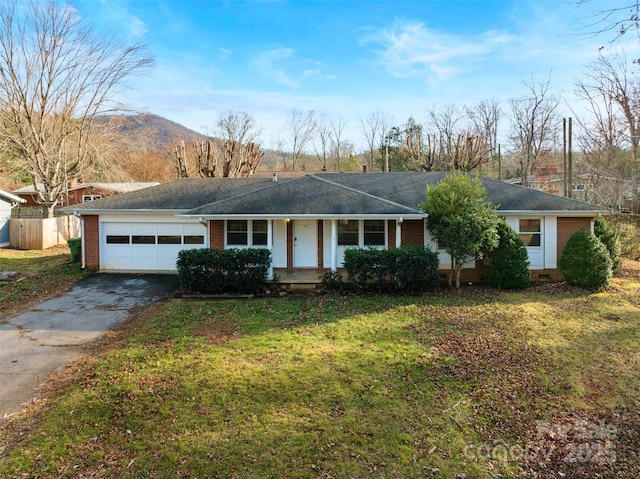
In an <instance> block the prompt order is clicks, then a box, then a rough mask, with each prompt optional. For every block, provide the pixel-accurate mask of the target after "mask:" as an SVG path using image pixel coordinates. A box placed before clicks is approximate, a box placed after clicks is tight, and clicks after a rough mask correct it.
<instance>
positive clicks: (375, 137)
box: [360, 111, 392, 171]
mask: <svg viewBox="0 0 640 479" xmlns="http://www.w3.org/2000/svg"><path fill="white" fill-rule="evenodd" d="M391 123H392V120H391V117H390V116H389V115H387V114H386V113H382V112H380V111H376V112H373V113H370V114H369V115H367V116H366V117H364V118H362V119H361V120H360V124H361V125H362V133H363V136H364V139H365V141H366V145H367V149H366V151H365V155H366V157H367V166H368V168H369V170H370V171H373V169H374V168H375V164H376V155H377V154H378V153H379V152H380V147H381V145H383V143H384V139H385V136H386V135H387V133H388V132H389V129H390V128H391Z"/></svg>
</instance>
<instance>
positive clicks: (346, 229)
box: [338, 220, 358, 246]
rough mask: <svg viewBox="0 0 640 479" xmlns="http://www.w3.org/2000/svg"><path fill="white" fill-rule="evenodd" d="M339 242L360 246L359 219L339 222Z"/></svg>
mask: <svg viewBox="0 0 640 479" xmlns="http://www.w3.org/2000/svg"><path fill="white" fill-rule="evenodd" d="M338 244H339V245H341V246H358V220H348V221H344V220H341V221H339V222H338Z"/></svg>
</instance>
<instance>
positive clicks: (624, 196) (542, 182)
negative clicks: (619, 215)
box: [504, 174, 633, 213]
mask: <svg viewBox="0 0 640 479" xmlns="http://www.w3.org/2000/svg"><path fill="white" fill-rule="evenodd" d="M504 181H505V182H507V183H509V184H512V185H521V184H522V179H521V178H511V179H507V180H504ZM527 183H528V184H529V188H532V189H535V190H540V191H544V192H546V193H552V194H554V195H564V183H565V178H564V176H561V175H549V176H536V175H529V176H528V177H527ZM570 196H571V198H573V199H575V200H580V201H586V202H589V203H593V204H597V205H603V206H605V207H606V208H607V209H609V210H611V211H618V212H624V213H628V212H629V211H630V210H631V206H632V204H633V183H632V182H631V181H629V180H622V179H620V178H614V177H611V176H608V175H605V174H591V175H587V174H581V175H575V176H574V177H573V181H572V184H571V195H570Z"/></svg>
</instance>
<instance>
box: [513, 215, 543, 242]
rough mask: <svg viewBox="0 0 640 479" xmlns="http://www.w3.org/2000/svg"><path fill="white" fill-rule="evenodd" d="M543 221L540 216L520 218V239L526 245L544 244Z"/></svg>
mask: <svg viewBox="0 0 640 479" xmlns="http://www.w3.org/2000/svg"><path fill="white" fill-rule="evenodd" d="M541 225H542V222H541V220H540V218H525V219H520V221H519V225H518V226H519V228H520V235H519V236H520V239H521V240H522V242H523V243H524V245H525V246H540V245H541V244H542V234H541V232H542V229H541Z"/></svg>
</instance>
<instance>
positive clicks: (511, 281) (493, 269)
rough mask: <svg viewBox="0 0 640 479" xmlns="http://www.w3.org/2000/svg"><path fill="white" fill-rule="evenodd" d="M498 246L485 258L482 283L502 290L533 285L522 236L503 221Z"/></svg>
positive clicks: (499, 228) (500, 225) (500, 223)
mask: <svg viewBox="0 0 640 479" xmlns="http://www.w3.org/2000/svg"><path fill="white" fill-rule="evenodd" d="M498 236H499V240H498V246H497V247H496V248H495V249H493V250H491V251H489V252H487V253H486V254H485V256H484V270H483V274H482V281H483V282H485V283H486V284H488V285H490V286H493V287H494V288H500V289H521V288H526V287H527V286H529V284H530V283H531V271H530V270H529V261H528V255H527V248H525V246H524V244H523V243H522V240H521V239H520V236H518V234H517V233H516V232H515V231H514V230H513V228H511V226H509V225H508V224H507V222H506V221H504V220H501V221H500V222H499V223H498Z"/></svg>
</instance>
